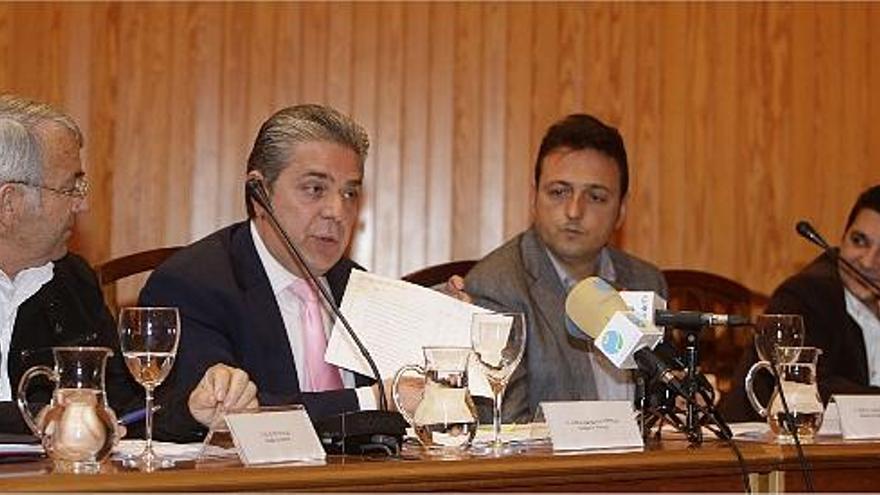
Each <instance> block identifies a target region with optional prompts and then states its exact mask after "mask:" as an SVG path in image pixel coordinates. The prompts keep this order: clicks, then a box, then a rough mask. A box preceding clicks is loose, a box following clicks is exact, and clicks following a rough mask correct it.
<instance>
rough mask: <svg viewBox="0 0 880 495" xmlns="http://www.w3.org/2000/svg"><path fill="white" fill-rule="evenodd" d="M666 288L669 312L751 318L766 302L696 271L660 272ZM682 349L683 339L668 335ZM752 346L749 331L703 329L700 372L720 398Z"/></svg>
mask: <svg viewBox="0 0 880 495" xmlns="http://www.w3.org/2000/svg"><path fill="white" fill-rule="evenodd" d="M663 275H664V277H666V282H667V284H668V285H669V301H668V304H669V308H670V309H673V310H695V311H705V312H712V313H726V314H739V315H748V316H755V315H757V314H760V313H761V312H763V310H764V308H765V307H766V306H767V302H768V298H767V296H765V295H764V294H760V293H757V292H754V291H752V290H751V289H749V288H748V287H746V286H744V285H742V284H740V283H739V282H736V281H734V280H731V279H729V278H727V277H723V276H721V275H717V274H714V273H709V272H703V271H698V270H663ZM672 339H673V341H674V342H675V344H676V345H677V346H678V347H679V348H680V349H682V348H683V347H684V336H683V335H681V332H678V331H675V332H673V333H672ZM752 345H753V332H752V330H751V328H749V327H735V328H728V327H717V328H712V329H706V330H704V331H703V332H702V334H701V335H700V338H699V350H700V368H701V370H702V371H703V372H704V373H711V374H712V375H714V376H715V379H716V386H717V389H718V391H719V393H720V394H721V395H723V394H725V393H727V392H729V391H730V390H731V388H732V387H733V375H734V372H735V370H736V366H737V364H738V363H739V360H740V358H741V357H742V355H743V352H745V350H746V349H747V348H748V347H750V346H752Z"/></svg>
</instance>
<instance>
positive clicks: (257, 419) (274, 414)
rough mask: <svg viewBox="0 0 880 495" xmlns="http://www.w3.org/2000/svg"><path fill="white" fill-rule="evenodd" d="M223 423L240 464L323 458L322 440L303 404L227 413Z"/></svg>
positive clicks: (306, 460) (324, 456) (307, 460)
mask: <svg viewBox="0 0 880 495" xmlns="http://www.w3.org/2000/svg"><path fill="white" fill-rule="evenodd" d="M226 424H227V425H228V426H229V431H230V433H232V440H233V442H234V443H235V448H236V449H237V450H238V455H239V457H240V458H241V462H242V464H245V465H247V466H250V465H255V464H269V463H284V462H316V461H323V460H324V459H325V458H326V454H325V453H324V449H323V448H322V447H321V441H320V440H319V439H318V435H317V434H316V433H315V429H314V428H313V427H312V422H311V421H310V420H309V415H308V413H306V411H305V409H303V408H302V407H299V408H295V409H285V410H277V411H275V410H270V411H260V412H252V413H245V412H243V413H229V414H227V415H226Z"/></svg>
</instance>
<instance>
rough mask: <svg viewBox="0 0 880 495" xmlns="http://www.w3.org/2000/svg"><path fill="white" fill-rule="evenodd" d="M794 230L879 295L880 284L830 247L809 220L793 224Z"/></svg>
mask: <svg viewBox="0 0 880 495" xmlns="http://www.w3.org/2000/svg"><path fill="white" fill-rule="evenodd" d="M795 230H797V233H798V234H800V236H801V237H803V238H804V239H806V240H808V241H810V242H812V243H813V244H815V245H817V246H819V247H820V248H822V250H823V251H825V252H827V253H828V254H829V255H831V256H832V257H833V258H834V259H836V260H837V261H838V262H840V263H842V264H843V266H844V267H846V269H847V270H848V272H849V273H851V274H852V275H853V276H854V277H855V278H857V279H858V280H859V282H861V284H862V285H865V286H867V287H868V288H870V289H871V291H872V292H873V293H874V295H875V296H877V297H880V284H878V283H877V282H875V281H874V280H872V279H871V278H870V277H868V276H867V275H865V274H864V273H862V271H861V270H859V269H858V267H856V266H855V265H853V264H852V263H850V261H849V260H848V259H846V258H842V257H841V256H840V254H839V253H838V252H837V251H835V250H834V249H832V247H831V246H830V245H829V244H828V243H827V242H826V241H825V239H823V238H822V236H821V235H819V232H817V231H816V229H815V228H813V226H812V225H811V224H810V222H808V221H806V220H801V221H800V222H798V223H797V225H795Z"/></svg>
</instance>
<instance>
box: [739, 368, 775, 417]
mask: <svg viewBox="0 0 880 495" xmlns="http://www.w3.org/2000/svg"><path fill="white" fill-rule="evenodd" d="M762 369H766V370H767V371H768V372H770V373H771V374H772V373H773V370H772V369H771V368H770V363H769V362H768V361H758V362H757V363H755V364H753V365H752V367H751V368H749V372H748V373H746V397H748V398H749V402H751V403H752V407H753V408H754V409H755V412H757V413H758V415H759V416H761V417H762V418H766V417H767V408H766V407H765V406H764V405H763V404H761V402H760V401H759V400H758V397H757V396H756V395H755V374H756V373H757V372H758V371H760V370H762ZM771 400H772V397H771Z"/></svg>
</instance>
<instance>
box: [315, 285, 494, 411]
mask: <svg viewBox="0 0 880 495" xmlns="http://www.w3.org/2000/svg"><path fill="white" fill-rule="evenodd" d="M340 309H341V310H342V314H344V315H345V317H346V319H348V322H349V323H350V324H351V326H352V328H354V331H355V332H356V333H357V335H358V337H359V338H360V339H361V341H362V342H363V344H364V346H365V347H366V348H367V350H369V351H370V354H371V355H372V356H373V360H375V361H376V366H377V367H378V368H379V373H381V374H382V377H383V378H386V379H387V378H392V377H394V374H395V373H396V372H397V370H398V369H400V368H401V367H403V366H404V365H407V364H419V365H423V364H424V361H425V358H424V355H423V354H422V347H427V346H461V347H470V346H471V339H470V327H471V318H472V315H473V314H474V313H487V312H489V311H488V310H486V309H483V308H480V307H479V306H474V305H473V304H467V303H464V302H462V301H459V300H457V299H455V298H453V297H450V296H448V295H446V294H443V293H440V292H437V291H435V290H433V289H428V288H425V287H421V286H419V285H415V284H411V283H409V282H405V281H403V280H398V279H392V278H387V277H382V276H379V275H375V274H372V273H367V272H363V271H359V270H353V271H352V272H351V278H350V279H349V280H348V286H347V287H346V289H345V296H344V297H343V299H342V305H341V306H340ZM325 359H326V360H327V362H329V363H332V364H335V365H336V366H339V367H341V368H345V369H349V370H352V371H356V372H358V373H361V374H363V375H366V376H373V373H372V372H370V367H369V365H368V364H367V361H366V359H364V357H363V356H362V355H361V353H360V352H359V351H358V349H357V346H356V345H355V344H354V342H353V341H352V340H351V337H349V336H348V333H347V332H346V331H345V329H344V328H343V327H342V324H341V323H340V322H339V321H337V322H336V323H335V325H334V327H333V332H332V334H331V335H330V341H329V342H328V343H327V353H326V354H325ZM478 370H479V369H478V368H475V367H472V368H470V373H469V379H470V383H471V392H472V393H473V394H479V395H483V393H482V387H476V390H475V385H476V383H477V382H483V381H484V379H483V378H482V374H481V373H480V372H479V371H478ZM486 387H487V388H488V385H486Z"/></svg>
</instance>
